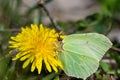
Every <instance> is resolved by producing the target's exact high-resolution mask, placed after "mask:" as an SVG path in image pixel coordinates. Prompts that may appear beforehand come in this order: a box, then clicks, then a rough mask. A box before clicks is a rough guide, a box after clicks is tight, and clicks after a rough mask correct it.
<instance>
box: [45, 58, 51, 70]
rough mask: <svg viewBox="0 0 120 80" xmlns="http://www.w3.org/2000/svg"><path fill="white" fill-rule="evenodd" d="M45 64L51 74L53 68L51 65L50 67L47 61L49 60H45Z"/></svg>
mask: <svg viewBox="0 0 120 80" xmlns="http://www.w3.org/2000/svg"><path fill="white" fill-rule="evenodd" d="M44 62H45V65H46V68H47V70H48V71H49V72H51V71H52V70H51V67H50V65H49V63H48V61H47V58H44Z"/></svg>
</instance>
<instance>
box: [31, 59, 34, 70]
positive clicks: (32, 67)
mask: <svg viewBox="0 0 120 80" xmlns="http://www.w3.org/2000/svg"><path fill="white" fill-rule="evenodd" d="M34 70H35V61H33V63H32V66H31V72H33V71H34Z"/></svg>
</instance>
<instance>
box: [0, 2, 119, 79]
mask: <svg viewBox="0 0 120 80" xmlns="http://www.w3.org/2000/svg"><path fill="white" fill-rule="evenodd" d="M38 1H39V0H0V80H40V79H39V77H38V76H36V75H34V74H32V75H31V74H29V73H30V72H28V71H27V70H26V71H21V70H20V69H21V67H19V65H20V64H17V63H16V62H12V61H11V56H10V55H7V54H8V52H9V48H8V45H9V44H8V41H9V40H10V36H11V35H15V34H17V33H18V32H20V28H21V27H22V26H26V25H27V26H29V25H30V24H33V23H35V24H38V25H39V24H40V23H43V24H44V25H47V26H48V27H50V28H54V26H53V24H52V23H51V21H50V17H52V20H54V22H55V24H57V25H58V27H59V28H60V29H61V30H62V31H63V32H64V33H65V34H73V33H87V32H97V33H101V34H104V35H106V36H107V37H108V38H110V40H111V41H112V42H113V48H111V49H110V50H109V51H108V52H107V53H106V55H105V56H104V58H103V59H102V61H101V62H100V67H99V69H98V71H97V72H96V73H95V74H93V75H92V76H91V77H90V78H88V80H120V49H119V48H120V0H45V8H46V9H47V11H48V12H49V15H47V12H46V11H45V10H44V8H43V7H41V6H38ZM15 66H18V67H19V68H17V69H16V67H15ZM24 74H27V76H25V75H24ZM67 78H68V77H67V76H61V78H60V80H68V79H67ZM69 80H77V79H75V78H69ZM78 80H80V79H78Z"/></svg>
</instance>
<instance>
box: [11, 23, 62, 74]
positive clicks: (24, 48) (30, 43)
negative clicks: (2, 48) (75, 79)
mask: <svg viewBox="0 0 120 80" xmlns="http://www.w3.org/2000/svg"><path fill="white" fill-rule="evenodd" d="M21 30H22V31H21V32H20V33H18V34H17V35H16V36H15V37H11V40H10V41H9V44H10V46H9V47H10V48H11V49H13V50H12V51H10V53H12V52H14V49H17V50H18V51H19V52H17V54H16V56H15V57H14V58H13V60H17V59H20V61H24V64H23V68H25V67H27V66H28V65H29V64H31V72H33V71H34V70H35V69H37V70H38V74H40V73H41V70H42V64H45V66H46V69H47V70H48V72H52V69H53V70H54V71H55V72H58V69H57V67H60V68H61V69H63V65H62V63H61V62H60V61H59V60H58V56H57V55H58V51H59V50H60V49H59V48H60V47H59V46H60V42H59V41H58V37H60V38H64V36H63V35H62V33H57V32H56V31H55V30H54V29H50V28H47V27H44V26H43V25H42V24H40V25H39V26H37V25H35V24H31V26H30V27H28V26H26V27H22V28H21ZM59 35H60V36H59Z"/></svg>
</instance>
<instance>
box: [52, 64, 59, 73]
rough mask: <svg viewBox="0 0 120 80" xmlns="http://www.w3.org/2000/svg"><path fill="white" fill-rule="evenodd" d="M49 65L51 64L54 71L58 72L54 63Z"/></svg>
mask: <svg viewBox="0 0 120 80" xmlns="http://www.w3.org/2000/svg"><path fill="white" fill-rule="evenodd" d="M51 66H52V68H53V70H54V71H55V72H58V69H57V67H56V66H55V65H54V64H52V63H51Z"/></svg>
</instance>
